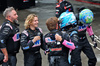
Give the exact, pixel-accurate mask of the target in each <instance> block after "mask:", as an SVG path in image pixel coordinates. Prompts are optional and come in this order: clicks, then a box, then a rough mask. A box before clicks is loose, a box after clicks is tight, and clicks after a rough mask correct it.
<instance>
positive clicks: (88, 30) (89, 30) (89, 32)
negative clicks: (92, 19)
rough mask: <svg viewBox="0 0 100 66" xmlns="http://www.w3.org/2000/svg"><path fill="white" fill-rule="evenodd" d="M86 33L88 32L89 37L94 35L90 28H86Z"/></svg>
mask: <svg viewBox="0 0 100 66" xmlns="http://www.w3.org/2000/svg"><path fill="white" fill-rule="evenodd" d="M87 32H88V34H89V36H91V35H93V34H94V33H93V30H92V26H90V27H87Z"/></svg>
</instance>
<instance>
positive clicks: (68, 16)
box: [59, 11, 79, 65]
mask: <svg viewBox="0 0 100 66" xmlns="http://www.w3.org/2000/svg"><path fill="white" fill-rule="evenodd" d="M59 22H60V30H61V31H65V32H66V33H67V34H69V37H70V39H71V42H73V43H74V45H75V49H74V50H76V49H77V46H78V39H79V37H78V31H77V20H76V17H75V15H74V13H73V12H68V11H67V12H63V13H62V14H61V15H60V17H59ZM74 50H73V51H72V50H70V51H69V55H68V60H69V63H70V65H71V63H72V61H71V59H73V56H74V55H73V52H74Z"/></svg>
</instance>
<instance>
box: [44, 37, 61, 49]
mask: <svg viewBox="0 0 100 66" xmlns="http://www.w3.org/2000/svg"><path fill="white" fill-rule="evenodd" d="M45 42H46V43H47V44H48V45H50V47H49V49H50V51H62V48H61V47H57V46H59V45H60V42H58V41H57V42H56V40H52V39H51V38H50V37H47V38H45Z"/></svg>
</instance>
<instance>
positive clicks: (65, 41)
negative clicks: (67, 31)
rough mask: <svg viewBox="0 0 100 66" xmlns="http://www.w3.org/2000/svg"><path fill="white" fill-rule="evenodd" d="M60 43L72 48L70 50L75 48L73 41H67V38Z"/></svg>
mask: <svg viewBox="0 0 100 66" xmlns="http://www.w3.org/2000/svg"><path fill="white" fill-rule="evenodd" d="M62 44H63V45H64V46H66V47H67V48H70V49H72V50H74V49H75V45H74V43H73V42H69V41H67V40H64V41H63V43H62Z"/></svg>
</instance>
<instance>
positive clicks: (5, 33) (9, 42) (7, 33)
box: [0, 20, 20, 66]
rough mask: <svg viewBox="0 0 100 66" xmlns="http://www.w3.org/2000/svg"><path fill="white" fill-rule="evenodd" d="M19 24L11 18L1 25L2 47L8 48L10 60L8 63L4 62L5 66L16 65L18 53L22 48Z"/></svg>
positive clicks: (0, 37)
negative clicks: (11, 20)
mask: <svg viewBox="0 0 100 66" xmlns="http://www.w3.org/2000/svg"><path fill="white" fill-rule="evenodd" d="M18 26H19V24H16V23H12V22H10V21H9V20H5V22H4V23H3V24H2V25H1V27H0V48H1V49H2V48H6V49H7V52H8V57H9V60H8V62H7V63H3V64H2V65H3V66H8V64H9V65H10V66H16V62H17V58H16V54H17V53H18V52H19V48H20V41H19V40H20V33H19V28H18Z"/></svg>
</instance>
